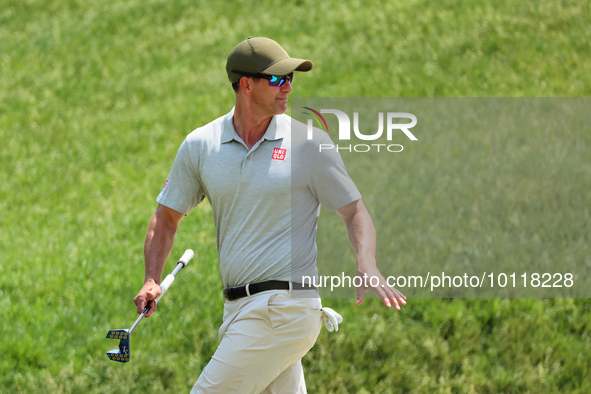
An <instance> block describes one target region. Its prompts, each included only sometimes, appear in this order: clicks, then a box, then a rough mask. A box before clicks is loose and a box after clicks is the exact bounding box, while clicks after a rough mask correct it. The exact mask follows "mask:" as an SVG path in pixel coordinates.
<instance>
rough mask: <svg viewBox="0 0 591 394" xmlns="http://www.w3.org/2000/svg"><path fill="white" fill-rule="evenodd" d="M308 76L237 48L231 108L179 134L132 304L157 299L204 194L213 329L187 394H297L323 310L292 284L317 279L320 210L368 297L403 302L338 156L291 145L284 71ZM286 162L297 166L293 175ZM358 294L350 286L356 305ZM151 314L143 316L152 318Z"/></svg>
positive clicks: (263, 41)
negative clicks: (367, 282)
mask: <svg viewBox="0 0 591 394" xmlns="http://www.w3.org/2000/svg"><path fill="white" fill-rule="evenodd" d="M311 69H312V63H311V62H310V61H309V60H303V59H296V58H291V57H289V55H288V54H287V52H286V51H285V50H284V49H283V48H282V47H281V46H280V45H279V44H278V43H277V42H275V41H273V40H271V39H268V38H263V37H256V38H253V37H249V38H248V39H246V40H244V41H243V42H241V43H240V44H238V45H237V46H236V48H234V50H233V51H232V52H231V53H230V55H229V56H228V60H227V64H226V71H227V73H228V78H229V80H230V82H231V83H232V87H233V88H234V91H235V93H236V105H235V107H234V108H233V109H232V110H231V111H230V112H229V113H228V114H226V115H224V116H222V117H220V118H218V119H216V120H214V121H213V122H211V123H209V124H207V125H205V126H203V127H200V128H198V129H196V130H195V131H193V132H192V133H190V134H189V135H188V136H187V137H186V139H185V141H184V142H183V143H182V144H181V146H180V148H179V150H178V153H177V156H176V159H175V161H174V164H173V166H172V170H171V171H170V174H169V176H168V179H167V180H166V182H165V185H164V188H163V189H162V192H161V193H160V195H159V196H158V199H157V201H158V203H159V205H158V208H157V209H156V213H155V214H154V216H153V217H152V219H151V221H150V226H149V228H148V232H147V235H146V242H145V246H144V254H145V263H146V271H145V279H144V286H143V287H142V289H141V290H140V292H139V293H138V295H137V296H136V297H135V299H134V302H135V303H136V305H137V309H138V313H140V312H141V311H142V310H143V309H144V308H145V306H146V305H147V303H148V302H150V301H151V300H154V299H155V298H157V297H158V296H159V295H160V286H159V284H160V280H161V275H162V271H163V268H164V264H165V262H166V259H167V258H168V256H169V254H170V252H171V250H172V246H173V242H174V236H175V233H176V230H177V227H178V225H179V223H180V221H181V219H182V218H183V217H184V216H185V215H187V214H188V213H189V212H191V210H193V209H194V208H195V207H196V206H197V204H199V203H200V202H201V201H202V200H203V199H204V198H205V197H207V198H208V200H209V202H210V204H211V206H212V209H213V216H214V221H215V226H216V232H217V244H218V255H219V268H220V274H221V279H222V282H223V284H224V296H225V298H226V301H225V303H224V314H223V323H222V326H221V327H220V330H219V341H220V342H219V346H218V348H217V350H216V352H215V354H214V355H213V357H212V358H211V360H210V362H209V364H208V365H207V366H206V367H205V369H204V370H203V371H202V373H201V376H200V377H199V379H198V380H197V382H196V383H195V386H194V387H193V389H192V391H191V393H224V394H226V393H241V394H247V393H252V394H258V393H305V392H306V385H305V382H304V375H303V370H302V364H301V358H302V357H303V356H304V355H305V354H306V353H307V352H308V350H310V348H311V347H312V346H313V345H314V343H315V341H316V338H317V337H318V334H319V332H320V328H321V325H322V320H323V316H324V313H323V311H322V309H321V308H322V306H321V304H320V299H319V298H318V296H317V292H316V289H313V288H311V289H310V288H308V289H305V288H303V285H302V284H301V277H302V275H316V274H317V270H316V244H315V242H316V224H317V221H318V212H319V210H318V209H319V206H320V204H322V205H323V206H325V207H326V208H327V209H329V210H336V211H337V213H338V214H339V216H340V217H341V218H342V219H343V220H344V222H345V224H346V226H347V229H348V232H349V239H350V241H351V244H352V245H353V248H354V249H355V253H356V255H357V275H360V276H362V277H363V276H364V275H366V276H368V277H371V276H375V277H377V278H378V279H379V284H378V286H376V287H375V288H371V290H373V291H375V292H376V293H377V294H378V295H379V296H380V297H381V298H382V300H383V302H384V304H385V305H386V306H388V307H390V306H394V307H395V308H396V309H400V306H399V304H405V303H406V302H405V301H404V296H403V295H402V294H401V293H400V292H398V291H397V290H396V289H394V288H392V287H390V286H388V285H387V283H386V281H385V280H384V277H383V276H382V275H381V274H380V272H379V271H378V269H377V268H376V262H375V238H376V236H375V230H374V227H373V224H372V221H371V218H370V217H369V214H368V213H367V210H366V209H365V207H364V205H363V203H362V201H361V195H360V194H359V191H358V190H357V188H356V187H355V184H354V183H353V182H352V181H351V179H350V178H349V176H348V175H347V172H346V170H345V167H344V164H343V162H342V160H341V158H340V156H339V154H338V153H330V152H326V153H325V152H323V153H322V154H318V146H319V145H318V144H319V143H321V142H322V141H324V142H328V141H330V139H329V137H328V135H327V134H326V133H323V132H322V131H320V130H317V132H316V133H315V135H314V138H313V140H311V141H308V140H307V139H306V138H299V136H301V135H304V133H305V132H306V130H305V125H301V124H298V123H296V121H295V120H292V119H291V118H290V117H289V116H287V115H284V113H285V111H286V109H287V97H288V95H289V94H290V93H291V92H292V83H293V82H294V71H310V70H311ZM300 126H301V127H300ZM294 155H297V156H296V157H298V163H299V162H300V161H301V162H302V163H305V164H304V165H302V166H301V168H300V166H298V168H297V169H295V168H294V169H293V171H292V168H291V157H292V156H294ZM293 245H297V248H294V247H293ZM374 283H375V281H374ZM367 288H370V287H367ZM367 288H365V287H361V288H358V289H357V295H358V300H357V304H360V303H361V302H362V301H363V292H364V291H365V290H366V289H367ZM151 305H152V309H151V310H150V312H148V314H147V315H146V316H150V315H151V314H152V313H154V311H155V310H156V304H155V303H153V302H152V303H151Z"/></svg>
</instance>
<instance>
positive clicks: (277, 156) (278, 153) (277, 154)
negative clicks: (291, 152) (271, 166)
mask: <svg viewBox="0 0 591 394" xmlns="http://www.w3.org/2000/svg"><path fill="white" fill-rule="evenodd" d="M285 153H287V149H281V148H273V156H271V158H272V159H274V160H285Z"/></svg>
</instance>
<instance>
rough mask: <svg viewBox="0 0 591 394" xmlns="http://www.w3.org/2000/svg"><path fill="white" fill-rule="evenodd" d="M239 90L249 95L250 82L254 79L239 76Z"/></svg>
mask: <svg viewBox="0 0 591 394" xmlns="http://www.w3.org/2000/svg"><path fill="white" fill-rule="evenodd" d="M239 83H240V90H241V91H242V92H243V93H244V94H246V95H248V96H249V95H250V92H251V90H252V84H253V83H254V79H252V78H247V77H242V78H240V81H239Z"/></svg>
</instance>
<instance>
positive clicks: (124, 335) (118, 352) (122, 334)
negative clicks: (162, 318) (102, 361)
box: [107, 249, 195, 363]
mask: <svg viewBox="0 0 591 394" xmlns="http://www.w3.org/2000/svg"><path fill="white" fill-rule="evenodd" d="M194 255H195V253H194V252H193V251H192V250H191V249H187V250H185V253H184V254H183V257H181V259H180V260H179V262H178V263H177V265H176V267H175V268H174V270H173V271H172V273H171V274H168V276H167V277H166V278H164V280H163V281H162V283H161V284H160V289H162V294H160V297H158V298H156V299H155V300H154V302H156V303H158V301H160V299H161V298H162V296H163V295H164V293H166V290H168V288H169V287H170V285H172V283H173V282H174V278H175V276H176V274H178V273H179V271H180V270H182V269H183V268H185V266H186V265H187V264H188V263H189V260H191V259H192V258H193V256H194ZM150 304H151V303H150V302H148V305H146V307H145V308H144V310H143V312H142V313H141V314H140V316H139V317H138V318H137V320H136V321H135V323H133V326H131V328H130V329H120V330H111V331H109V332H108V333H107V338H109V339H119V349H114V350H110V351H108V352H107V356H109V359H111V360H112V361H119V362H121V363H126V362H128V361H129V356H130V350H129V336H130V335H131V333H132V332H133V330H134V329H135V328H136V327H137V325H138V324H139V322H140V321H141V320H142V319H143V318H144V316H145V315H146V313H148V311H149V310H150Z"/></svg>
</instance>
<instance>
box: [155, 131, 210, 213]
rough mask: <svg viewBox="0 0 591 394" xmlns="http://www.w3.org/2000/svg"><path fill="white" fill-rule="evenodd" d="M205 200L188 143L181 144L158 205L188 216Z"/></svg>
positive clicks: (158, 199)
mask: <svg viewBox="0 0 591 394" xmlns="http://www.w3.org/2000/svg"><path fill="white" fill-rule="evenodd" d="M204 198H205V192H204V189H203V185H202V184H201V178H200V176H199V173H198V171H197V169H196V165H195V162H194V161H193V160H192V158H191V150H190V145H189V142H188V141H187V140H186V139H185V141H183V143H182V144H181V146H180V148H179V150H178V152H177V155H176V158H175V159H174V164H173V165H172V169H171V170H170V174H169V175H168V178H166V182H165V183H164V187H163V188H162V191H161V192H160V195H159V196H158V198H157V199H156V201H158V203H160V204H162V205H164V206H166V207H168V208H171V209H174V210H175V211H177V212H181V213H184V214H185V215H187V214H189V212H191V211H192V210H193V209H195V207H196V206H197V204H199V203H200V202H201V201H203V199H204Z"/></svg>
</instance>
